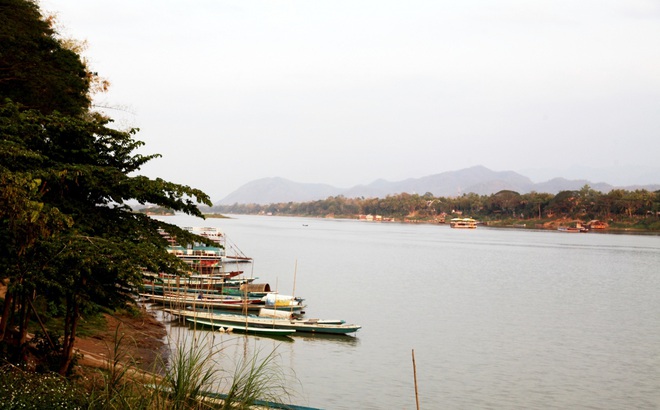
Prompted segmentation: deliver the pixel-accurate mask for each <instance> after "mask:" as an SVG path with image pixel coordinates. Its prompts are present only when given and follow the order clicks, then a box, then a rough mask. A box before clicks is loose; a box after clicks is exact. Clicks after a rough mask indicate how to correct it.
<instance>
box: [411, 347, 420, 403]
mask: <svg viewBox="0 0 660 410" xmlns="http://www.w3.org/2000/svg"><path fill="white" fill-rule="evenodd" d="M412 364H413V377H414V379H415V404H416V405H417V410H419V392H418V390H417V366H416V365H415V349H412Z"/></svg>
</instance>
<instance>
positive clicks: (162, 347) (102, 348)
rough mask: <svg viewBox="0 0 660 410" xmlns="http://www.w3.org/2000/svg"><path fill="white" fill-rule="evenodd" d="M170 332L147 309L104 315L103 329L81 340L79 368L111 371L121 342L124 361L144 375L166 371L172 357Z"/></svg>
mask: <svg viewBox="0 0 660 410" xmlns="http://www.w3.org/2000/svg"><path fill="white" fill-rule="evenodd" d="M166 338H167V331H166V329H165V326H164V325H163V323H161V322H160V321H159V320H158V319H156V317H155V316H154V315H153V314H152V313H151V312H149V311H147V310H146V309H144V308H142V309H137V310H136V311H130V312H129V311H122V312H116V313H113V314H108V313H104V314H103V317H102V320H101V325H100V327H98V328H96V329H95V330H94V331H93V332H91V333H90V334H89V335H88V336H84V337H77V338H76V341H75V350H76V353H78V354H79V355H80V357H79V359H78V364H79V365H80V366H87V367H92V368H104V367H107V363H108V359H109V358H113V356H114V354H115V352H114V350H115V346H116V345H117V342H118V340H119V339H121V340H120V343H119V345H120V349H121V351H122V356H123V357H122V361H124V364H127V365H132V366H135V367H136V368H137V369H139V370H143V371H149V372H153V371H156V372H158V371H160V370H162V365H163V363H162V362H163V359H166V358H167V357H168V349H167V341H166V340H167V339H166Z"/></svg>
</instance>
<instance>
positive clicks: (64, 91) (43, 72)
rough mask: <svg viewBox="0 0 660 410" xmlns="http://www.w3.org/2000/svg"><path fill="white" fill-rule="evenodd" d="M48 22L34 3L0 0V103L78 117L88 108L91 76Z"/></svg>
mask: <svg viewBox="0 0 660 410" xmlns="http://www.w3.org/2000/svg"><path fill="white" fill-rule="evenodd" d="M52 25H53V19H52V18H50V19H44V18H42V16H41V12H40V10H39V7H38V5H37V4H36V2H34V1H27V0H2V1H0V97H2V98H1V99H0V103H2V100H3V99H4V98H9V99H11V100H13V101H15V102H20V103H21V104H22V105H23V106H25V107H27V108H32V109H36V110H39V111H41V112H43V113H51V112H53V111H55V110H57V111H59V112H61V113H65V114H70V115H80V114H82V113H84V112H85V111H86V110H87V109H88V108H89V106H90V101H91V100H90V97H89V86H90V83H91V82H92V80H93V79H94V77H96V74H94V73H92V72H91V71H90V70H88V69H87V67H86V66H85V64H84V63H83V61H82V60H81V59H80V56H78V55H77V54H76V53H75V52H74V51H72V50H70V49H69V48H68V47H66V45H65V43H64V42H62V41H61V40H59V39H58V38H57V37H56V33H55V31H54V30H53V28H52Z"/></svg>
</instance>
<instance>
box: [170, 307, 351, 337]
mask: <svg viewBox="0 0 660 410" xmlns="http://www.w3.org/2000/svg"><path fill="white" fill-rule="evenodd" d="M165 311H166V312H169V313H171V314H173V315H175V316H179V317H182V318H186V320H188V319H190V318H192V319H194V320H197V321H199V320H205V321H210V322H213V323H223V324H225V325H232V326H233V325H241V324H246V325H248V326H250V327H253V328H257V327H258V328H266V329H289V330H295V331H296V332H301V333H325V334H348V333H355V332H357V331H358V330H359V329H361V328H362V326H360V325H355V324H347V323H345V322H344V321H340V323H336V321H334V320H333V321H329V322H328V321H323V320H321V319H286V318H284V319H283V318H275V317H259V316H253V315H247V316H246V315H236V314H227V313H225V314H223V313H214V312H207V311H195V310H185V309H165Z"/></svg>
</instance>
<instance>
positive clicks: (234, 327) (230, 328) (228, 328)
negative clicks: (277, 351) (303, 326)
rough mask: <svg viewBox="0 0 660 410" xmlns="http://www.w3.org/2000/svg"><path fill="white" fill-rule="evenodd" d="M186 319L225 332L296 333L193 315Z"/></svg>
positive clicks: (270, 334) (289, 330)
mask: <svg viewBox="0 0 660 410" xmlns="http://www.w3.org/2000/svg"><path fill="white" fill-rule="evenodd" d="M186 320H187V321H188V322H190V323H194V324H196V325H202V326H208V327H212V328H215V329H220V330H221V331H225V332H241V333H247V334H251V335H268V336H290V335H291V334H293V333H296V331H295V330H292V329H270V328H263V327H252V326H249V325H246V324H245V323H243V324H240V323H234V324H231V325H228V324H224V323H219V322H214V321H212V320H203V319H197V318H194V317H188V318H186Z"/></svg>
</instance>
